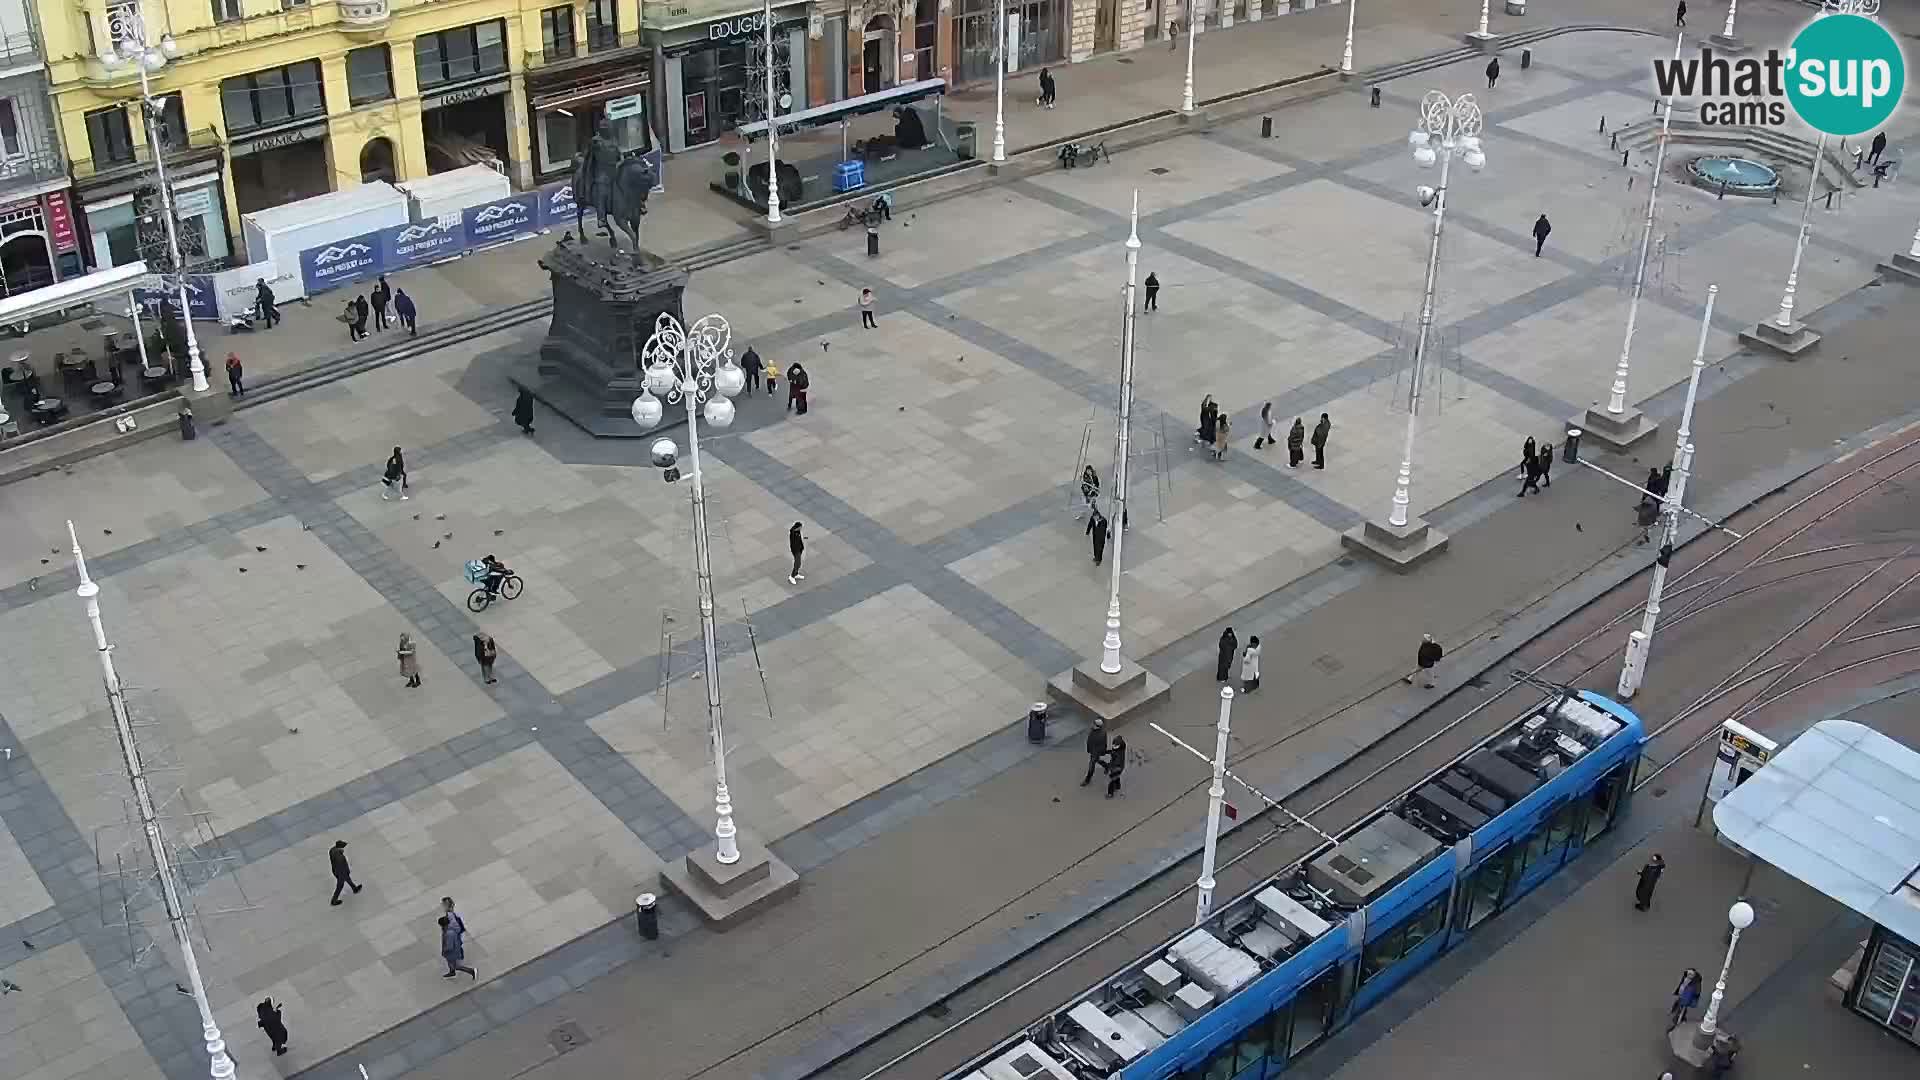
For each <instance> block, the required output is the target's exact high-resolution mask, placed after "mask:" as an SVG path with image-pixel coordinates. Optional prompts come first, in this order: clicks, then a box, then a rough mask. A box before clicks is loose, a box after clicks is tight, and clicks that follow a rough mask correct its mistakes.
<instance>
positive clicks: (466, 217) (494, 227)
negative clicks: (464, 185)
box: [460, 193, 540, 247]
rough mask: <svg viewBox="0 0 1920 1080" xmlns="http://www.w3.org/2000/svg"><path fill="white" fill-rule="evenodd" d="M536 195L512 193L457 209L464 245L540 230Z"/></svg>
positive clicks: (473, 244)
mask: <svg viewBox="0 0 1920 1080" xmlns="http://www.w3.org/2000/svg"><path fill="white" fill-rule="evenodd" d="M539 198H540V197H539V195H537V194H531V193H530V194H525V195H513V196H509V197H508V198H505V199H495V200H494V201H492V202H486V203H481V204H480V205H479V206H469V207H467V208H466V209H465V210H462V211H460V217H461V220H462V221H463V222H464V223H465V224H466V230H467V246H468V247H481V246H483V245H486V244H498V243H500V242H501V241H504V240H512V239H515V238H516V237H521V236H527V235H530V234H532V233H536V232H539V231H540V208H539Z"/></svg>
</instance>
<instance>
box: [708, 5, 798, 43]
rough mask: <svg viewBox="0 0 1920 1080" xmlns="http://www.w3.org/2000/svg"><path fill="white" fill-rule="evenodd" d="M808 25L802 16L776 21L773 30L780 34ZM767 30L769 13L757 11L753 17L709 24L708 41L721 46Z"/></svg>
mask: <svg viewBox="0 0 1920 1080" xmlns="http://www.w3.org/2000/svg"><path fill="white" fill-rule="evenodd" d="M806 24H807V17H806V16H805V15H800V16H798V17H797V18H787V19H781V20H779V21H776V22H775V23H774V24H773V29H774V32H775V33H779V32H781V31H784V30H787V29H790V28H793V27H799V26H805V25H806ZM766 28H767V13H766V12H764V11H756V12H754V13H753V14H751V15H736V16H734V17H733V18H731V19H721V20H720V21H719V22H712V23H708V24H707V41H708V42H710V43H713V44H719V43H720V42H723V41H725V42H731V41H733V40H735V39H737V38H745V37H752V36H753V35H755V34H758V33H760V32H761V31H763V30H765V29H766Z"/></svg>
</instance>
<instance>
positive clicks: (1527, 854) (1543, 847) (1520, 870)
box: [1513, 822, 1547, 876]
mask: <svg viewBox="0 0 1920 1080" xmlns="http://www.w3.org/2000/svg"><path fill="white" fill-rule="evenodd" d="M1522 848H1523V850H1522V851H1521V852H1520V863H1519V865H1518V866H1515V867H1514V868H1513V872H1514V874H1515V876H1518V875H1521V874H1524V873H1526V872H1527V871H1528V870H1531V869H1533V868H1534V867H1535V866H1537V865H1539V863H1540V859H1541V857H1542V856H1543V855H1545V854H1546V853H1547V826H1546V823H1545V822H1542V823H1541V824H1539V825H1535V826H1534V827H1533V831H1532V832H1530V833H1528V834H1527V837H1526V839H1525V840H1524V841H1522Z"/></svg>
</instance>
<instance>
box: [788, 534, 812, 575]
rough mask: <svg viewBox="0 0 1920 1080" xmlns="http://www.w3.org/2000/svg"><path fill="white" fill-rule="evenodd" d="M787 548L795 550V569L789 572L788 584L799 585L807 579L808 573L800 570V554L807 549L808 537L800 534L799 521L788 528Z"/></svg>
mask: <svg viewBox="0 0 1920 1080" xmlns="http://www.w3.org/2000/svg"><path fill="white" fill-rule="evenodd" d="M787 550H789V551H791V552H793V569H792V570H791V571H789V572H788V573H787V584H789V585H798V584H800V583H801V582H803V581H805V580H807V575H805V574H803V573H801V572H800V556H801V555H803V554H804V553H805V552H806V550H807V538H806V537H804V536H801V535H800V523H799V522H797V521H796V522H794V523H793V528H791V529H788V530H787Z"/></svg>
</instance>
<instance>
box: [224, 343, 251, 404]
mask: <svg viewBox="0 0 1920 1080" xmlns="http://www.w3.org/2000/svg"><path fill="white" fill-rule="evenodd" d="M243 374H245V372H243V371H242V370H241V368H240V354H239V353H228V354H227V396H228V397H236V398H237V397H239V396H241V395H242V394H245V393H246V392H247V388H246V387H245V386H242V385H241V383H240V377H241V376H242V375H243Z"/></svg>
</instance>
